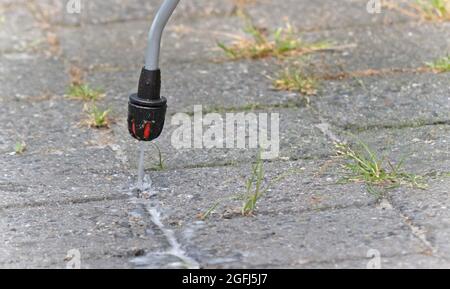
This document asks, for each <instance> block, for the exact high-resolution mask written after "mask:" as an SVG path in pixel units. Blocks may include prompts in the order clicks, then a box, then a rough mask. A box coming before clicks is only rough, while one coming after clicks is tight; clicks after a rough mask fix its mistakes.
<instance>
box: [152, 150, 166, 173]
mask: <svg viewBox="0 0 450 289" xmlns="http://www.w3.org/2000/svg"><path fill="white" fill-rule="evenodd" d="M153 146H154V147H155V148H156V150H157V151H158V164H157V165H156V166H155V167H154V168H153V169H154V170H155V171H164V170H165V169H166V166H165V164H164V158H163V155H162V152H161V149H160V148H159V146H158V145H157V144H155V143H153Z"/></svg>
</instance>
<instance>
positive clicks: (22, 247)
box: [0, 201, 158, 268]
mask: <svg viewBox="0 0 450 289" xmlns="http://www.w3.org/2000/svg"><path fill="white" fill-rule="evenodd" d="M132 210H133V207H132V206H130V205H128V204H127V203H124V202H123V201H105V202H93V203H88V204H75V205H64V206H54V207H52V206H42V207H35V208H22V209H14V210H5V211H2V212H0V215H1V216H2V217H1V219H2V220H3V221H4V222H5V223H6V225H3V226H2V239H3V241H4V242H2V247H3V246H5V245H6V246H7V248H9V250H10V251H9V253H10V258H5V257H4V255H2V256H1V257H0V258H1V259H0V267H3V268H11V267H19V268H22V267H27V268H65V267H66V264H67V260H66V261H65V258H66V256H67V252H68V251H69V250H72V249H76V250H79V252H80V253H81V266H82V268H90V267H92V265H91V262H92V263H94V264H95V263H96V262H98V261H97V260H103V265H96V266H95V267H106V266H105V264H114V263H116V266H117V262H118V261H117V260H120V264H121V265H120V267H122V268H123V267H129V265H128V259H129V258H131V257H133V256H134V255H135V254H136V252H138V250H142V249H147V248H151V247H152V246H157V245H158V240H157V239H156V238H151V237H150V236H149V235H146V234H145V224H144V227H143V228H142V224H139V223H136V222H138V220H136V219H135V218H134V217H133V216H132V215H131V212H132ZM109 260H112V261H109ZM97 264H98V263H97ZM108 267H109V266H108Z"/></svg>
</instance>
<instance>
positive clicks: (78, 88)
mask: <svg viewBox="0 0 450 289" xmlns="http://www.w3.org/2000/svg"><path fill="white" fill-rule="evenodd" d="M67 96H68V97H69V98H70V99H76V100H81V101H85V102H89V101H97V100H99V99H102V98H103V97H104V96H105V95H104V93H103V92H102V91H101V90H97V89H93V88H91V87H90V86H89V85H87V84H72V85H71V86H70V88H69V90H68V92H67Z"/></svg>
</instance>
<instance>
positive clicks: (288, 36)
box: [217, 16, 329, 60]
mask: <svg viewBox="0 0 450 289" xmlns="http://www.w3.org/2000/svg"><path fill="white" fill-rule="evenodd" d="M244 19H245V21H246V25H245V28H244V32H245V33H246V34H247V35H249V36H250V38H245V39H240V40H238V41H236V42H235V43H233V44H232V45H230V46H227V45H225V44H224V43H222V42H219V43H218V44H217V45H218V47H219V48H221V49H222V50H223V51H224V52H225V55H226V56H227V57H228V58H230V59H232V60H237V59H261V58H266V57H275V58H284V57H286V56H290V55H301V54H306V53H310V52H314V51H316V50H321V49H326V48H328V47H329V44H328V43H326V42H320V43H313V44H307V43H303V41H301V40H300V38H299V37H298V36H297V33H296V31H295V29H294V28H293V27H292V26H291V25H290V24H286V27H284V28H278V29H276V30H275V31H272V32H269V33H266V31H265V30H263V29H261V28H258V27H256V25H255V24H254V23H253V22H252V21H251V19H250V18H249V17H248V16H244ZM268 35H269V36H268ZM270 36H271V37H270Z"/></svg>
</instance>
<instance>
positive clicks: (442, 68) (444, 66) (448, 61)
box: [426, 55, 450, 72]
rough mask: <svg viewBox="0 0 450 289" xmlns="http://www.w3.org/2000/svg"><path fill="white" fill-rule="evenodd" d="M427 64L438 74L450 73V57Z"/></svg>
mask: <svg viewBox="0 0 450 289" xmlns="http://www.w3.org/2000/svg"><path fill="white" fill-rule="evenodd" d="M426 64H427V66H428V67H430V68H431V69H433V70H434V71H436V72H450V55H447V56H445V57H442V58H439V59H437V60H435V61H433V62H429V63H426Z"/></svg>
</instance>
